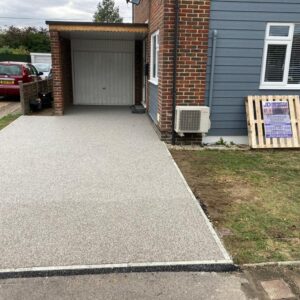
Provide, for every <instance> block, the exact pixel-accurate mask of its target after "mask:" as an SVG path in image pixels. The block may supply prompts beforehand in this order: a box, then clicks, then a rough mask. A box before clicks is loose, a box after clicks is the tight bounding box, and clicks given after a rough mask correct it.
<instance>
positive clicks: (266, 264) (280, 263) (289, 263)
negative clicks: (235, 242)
mask: <svg viewBox="0 0 300 300" xmlns="http://www.w3.org/2000/svg"><path fill="white" fill-rule="evenodd" d="M272 266H274V267H282V266H300V260H295V261H277V262H276V261H272V262H262V263H257V264H243V265H241V267H242V268H256V267H272Z"/></svg>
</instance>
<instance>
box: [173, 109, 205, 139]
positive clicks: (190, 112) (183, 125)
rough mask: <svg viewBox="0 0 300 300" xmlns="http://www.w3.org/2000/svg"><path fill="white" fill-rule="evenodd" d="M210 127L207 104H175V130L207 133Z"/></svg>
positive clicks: (182, 132)
mask: <svg viewBox="0 0 300 300" xmlns="http://www.w3.org/2000/svg"><path fill="white" fill-rule="evenodd" d="M209 129H210V119H209V107H208V106H177V107H176V114H175V131H176V132H177V133H178V134H179V135H183V134H184V133H207V132H208V130H209Z"/></svg>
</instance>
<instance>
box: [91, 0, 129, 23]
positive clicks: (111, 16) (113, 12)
mask: <svg viewBox="0 0 300 300" xmlns="http://www.w3.org/2000/svg"><path fill="white" fill-rule="evenodd" d="M94 22H103V23H121V22H123V19H122V18H121V17H120V12H119V7H115V1H114V0H102V2H99V4H98V6H97V11H96V12H95V14H94Z"/></svg>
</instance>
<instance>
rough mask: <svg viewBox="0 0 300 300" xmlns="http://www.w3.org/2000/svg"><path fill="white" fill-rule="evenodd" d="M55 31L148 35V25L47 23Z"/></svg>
mask: <svg viewBox="0 0 300 300" xmlns="http://www.w3.org/2000/svg"><path fill="white" fill-rule="evenodd" d="M46 24H47V25H49V29H50V30H53V31H68V32H70V31H94V32H95V31H96V32H132V33H147V32H148V25H147V24H144V23H141V24H140V23H99V22H63V21H46Z"/></svg>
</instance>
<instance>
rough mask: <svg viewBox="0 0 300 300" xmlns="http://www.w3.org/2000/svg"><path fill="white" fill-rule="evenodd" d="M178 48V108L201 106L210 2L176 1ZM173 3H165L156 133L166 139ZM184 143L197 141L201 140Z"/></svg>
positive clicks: (203, 94)
mask: <svg viewBox="0 0 300 300" xmlns="http://www.w3.org/2000/svg"><path fill="white" fill-rule="evenodd" d="M178 1H179V6H180V11H179V18H180V19H179V48H178V62H177V105H190V106H192V105H196V106H198V105H203V104H204V102H205V84H206V64H207V50H208V38H209V37H208V32H209V18H210V0H184V1H183V0H178ZM174 24H175V1H174V0H165V1H164V36H163V41H162V44H163V47H162V49H161V51H162V74H161V77H160V80H161V81H160V83H161V86H160V90H161V97H159V113H160V122H159V129H160V131H161V133H162V136H165V137H166V139H167V138H168V137H169V136H170V134H171V129H172V123H171V117H172V98H173V94H172V84H173V50H174ZM185 139H187V140H188V139H190V140H191V141H194V142H195V141H196V142H197V140H198V141H200V140H201V139H200V136H199V137H198V138H197V136H195V135H186V138H185Z"/></svg>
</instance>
